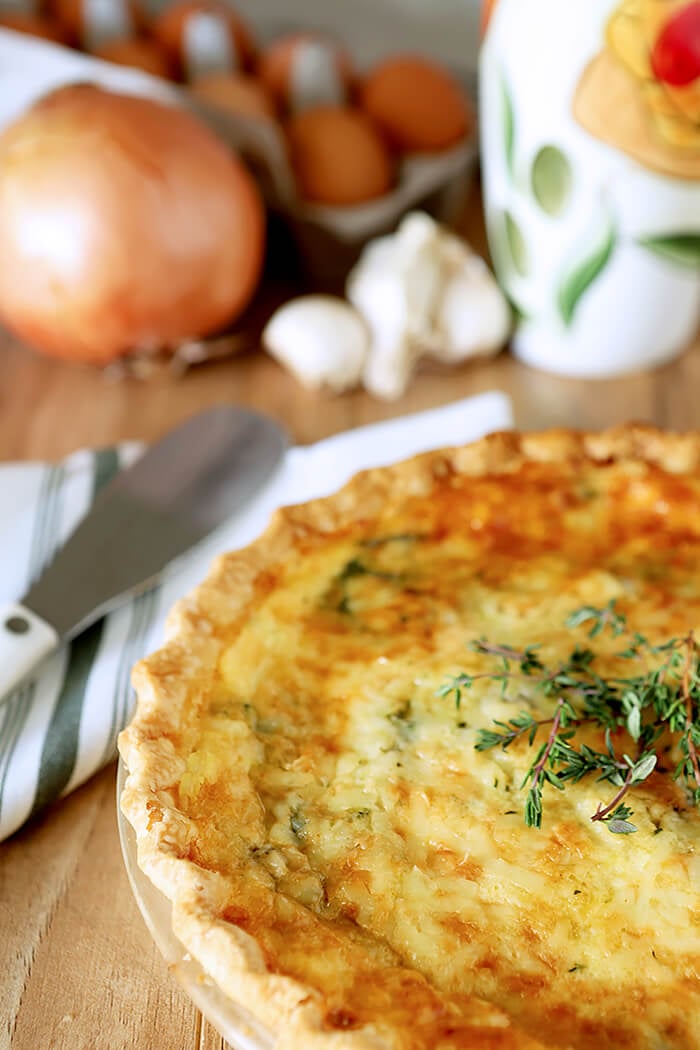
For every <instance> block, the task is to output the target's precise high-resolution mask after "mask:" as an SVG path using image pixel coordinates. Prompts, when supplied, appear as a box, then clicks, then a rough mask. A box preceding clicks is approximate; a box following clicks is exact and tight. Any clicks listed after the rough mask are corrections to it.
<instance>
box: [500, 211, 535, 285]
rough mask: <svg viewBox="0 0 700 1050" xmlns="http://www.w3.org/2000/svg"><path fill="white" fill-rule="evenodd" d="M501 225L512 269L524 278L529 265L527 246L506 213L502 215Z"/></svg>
mask: <svg viewBox="0 0 700 1050" xmlns="http://www.w3.org/2000/svg"><path fill="white" fill-rule="evenodd" d="M503 223H504V229H505V234H506V244H507V246H508V252H509V255H510V260H511V262H512V264H513V268H514V269H515V271H516V273H518V274H520V276H521V277H525V276H526V275H527V272H528V269H529V263H528V256H527V245H526V243H525V238H524V237H523V233H522V230H521V229H520V227H519V226H518V224H517V222H516V221H515V219H514V218H513V216H512V215H511V214H510V212H508V211H507V212H505V213H504V215H503Z"/></svg>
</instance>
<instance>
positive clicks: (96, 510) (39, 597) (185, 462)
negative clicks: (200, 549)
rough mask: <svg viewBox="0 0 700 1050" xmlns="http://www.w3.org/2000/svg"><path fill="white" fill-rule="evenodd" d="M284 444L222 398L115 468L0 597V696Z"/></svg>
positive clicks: (211, 521) (134, 589)
mask: <svg viewBox="0 0 700 1050" xmlns="http://www.w3.org/2000/svg"><path fill="white" fill-rule="evenodd" d="M287 444H288V441H287V436H286V434H285V432H284V430H283V429H282V428H281V427H280V426H279V424H277V423H276V422H274V421H273V420H272V419H269V418H268V417H267V416H263V415H260V414H258V413H256V412H252V411H249V410H248V409H243V408H239V407H236V406H233V405H220V406H217V407H215V408H211V409H208V410H207V411H205V412H201V413H199V414H198V415H196V416H194V417H193V418H191V419H189V420H187V421H186V422H185V423H184V424H182V425H181V426H179V427H177V428H176V429H175V430H173V431H171V432H170V433H169V434H167V435H166V436H165V437H164V438H163V439H161V440H160V441H159V442H157V443H156V444H154V445H152V446H151V447H150V448H148V449H147V450H146V452H144V454H143V455H142V456H141V457H140V458H139V459H138V460H136V462H135V463H133V464H132V465H131V466H130V467H127V468H126V469H124V470H122V471H120V473H119V474H117V475H116V477H115V478H114V480H113V481H111V482H110V483H109V484H108V485H106V486H105V488H104V489H102V491H101V492H100V493H99V494H98V496H97V498H96V499H95V502H94V503H93V504H92V507H91V508H90V510H89V511H88V513H87V514H86V515H85V517H84V518H83V519H82V521H81V522H80V523H79V524H78V526H77V528H76V529H75V530H74V531H73V533H72V534H71V535H70V537H69V538H68V540H67V541H66V542H65V544H64V545H63V546H62V547H61V548H60V549H59V551H58V552H57V553H56V555H55V557H54V558H53V560H52V561H51V563H50V564H49V565H48V566H47V567H46V568H45V569H44V571H43V573H42V574H41V576H40V577H39V578H38V579H37V580H36V581H35V582H34V583H33V584H32V585H31V586H30V588H29V590H28V591H27V593H26V594H25V595H24V597H23V598H21V599H20V600H19V602H16V603H10V604H8V605H5V606H4V608H3V607H2V605H1V604H0V703H2V701H3V700H4V699H6V698H7V695H8V694H9V693H10V692H11V691H12V690H13V689H14V688H15V687H16V686H17V685H19V684H21V683H22V682H23V681H24V679H25V678H26V677H27V676H28V675H29V674H30V673H31V672H32V671H33V670H34V669H35V668H36V667H37V665H38V664H39V663H40V662H41V661H42V660H43V659H44V658H45V657H46V656H47V655H48V654H49V653H50V652H52V651H53V650H54V649H56V648H57V647H58V646H59V645H61V644H62V643H64V642H66V641H69V640H70V639H71V638H74V637H75V636H76V635H77V634H79V633H80V632H81V631H83V630H85V628H86V627H88V626H89V625H90V624H92V623H94V622H95V621H96V620H98V619H99V618H100V617H102V616H104V615H105V614H106V613H107V612H109V611H110V610H111V609H113V608H115V607H116V606H117V605H119V604H121V603H122V602H124V601H126V600H127V599H128V598H130V597H132V596H134V595H135V594H138V593H141V592H142V591H144V590H147V589H148V588H149V587H151V586H153V585H154V584H155V582H156V581H157V580H158V578H159V576H160V575H161V574H162V573H163V571H164V570H165V569H166V568H167V567H168V566H169V565H170V564H171V563H172V562H173V561H175V560H176V559H177V558H178V557H180V556H182V555H183V554H185V553H186V552H187V551H188V550H189V549H190V548H191V547H193V546H194V545H195V544H196V543H198V542H199V541H200V540H202V539H203V538H204V537H205V536H206V535H208V534H209V533H210V532H212V531H213V529H214V528H216V527H217V526H218V525H220V524H221V523H223V522H224V521H225V520H226V518H227V517H229V516H230V515H231V514H232V513H233V512H234V511H235V510H236V509H237V508H239V507H240V506H242V505H243V504H244V503H245V502H246V501H247V500H248V499H250V498H251V497H252V496H253V495H254V494H255V492H256V491H257V490H258V489H259V488H260V487H261V486H262V485H263V484H264V482H265V481H266V480H267V479H268V478H269V477H270V475H271V474H272V472H273V470H274V469H275V467H276V466H277V464H278V463H279V461H280V459H281V457H282V455H283V453H284V451H285V449H286V447H287Z"/></svg>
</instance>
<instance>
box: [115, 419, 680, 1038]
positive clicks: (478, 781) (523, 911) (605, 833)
mask: <svg viewBox="0 0 700 1050" xmlns="http://www.w3.org/2000/svg"><path fill="white" fill-rule="evenodd" d="M699 626H700V435H673V434H664V433H661V432H659V431H656V430H653V429H650V428H644V427H625V428H622V429H618V430H613V431H608V432H604V433H601V434H597V435H596V434H588V435H578V434H574V433H570V432H548V433H544V434H532V435H520V436H518V435H514V434H499V435H494V436H491V437H489V438H487V439H485V440H483V441H481V442H478V443H476V444H474V445H471V446H468V447H465V448H461V449H456V450H447V451H441V452H437V453H431V454H428V455H424V456H421V457H418V458H416V459H413V460H411V461H409V462H406V463H402V464H399V465H397V466H395V467H391V468H387V469H380V470H374V471H369V472H367V473H364V474H361V475H359V476H358V477H357V478H356V479H355V480H354V481H352V482H351V483H350V484H349V485H348V486H347V487H346V488H344V489H343V490H342V491H340V492H339V493H338V494H337V495H335V496H333V497H331V498H329V499H325V500H319V501H316V502H312V503H309V504H307V505H304V506H300V507H292V508H290V509H286V510H283V511H280V512H279V513H278V514H277V516H276V518H275V519H274V521H273V523H272V524H271V526H270V528H269V529H268V531H267V532H266V533H265V535H264V536H263V537H262V538H261V539H260V540H258V541H257V542H256V543H254V544H253V545H252V546H251V547H249V548H248V549H247V550H244V551H241V552H238V553H234V554H229V555H226V556H225V557H223V558H222V559H221V560H220V561H219V562H218V563H217V564H216V565H215V567H214V569H213V571H212V574H211V575H210V577H209V579H208V580H207V581H206V582H205V583H204V584H203V585H202V586H201V587H200V588H199V589H198V590H197V591H196V592H195V593H194V594H193V595H192V596H190V597H189V598H188V599H186V600H185V601H183V602H182V603H180V605H179V606H178V607H177V608H176V610H175V612H174V614H173V616H172V618H171V622H170V627H169V637H168V642H167V644H166V646H165V648H163V649H162V650H161V651H160V652H158V653H156V654H155V655H153V656H151V657H149V658H148V659H147V660H144V661H143V662H142V663H140V664H139V666H138V667H137V669H136V671H135V683H136V688H137V692H138V708H137V712H136V715H135V718H134V720H133V722H132V724H131V725H130V726H129V728H128V729H127V730H126V731H125V732H124V733H123V734H122V737H121V741H120V746H121V751H122V754H123V756H124V758H125V760H126V764H127V766H128V769H129V771H130V775H129V777H128V780H127V784H126V788H125V791H124V793H123V797H122V807H123V810H124V812H125V814H126V816H127V817H128V819H129V820H130V822H131V823H132V824H133V826H134V828H135V829H136V832H137V837H138V850H139V863H140V865H141V866H142V867H143V869H144V870H145V872H146V873H147V874H148V876H149V877H150V878H151V879H152V881H153V882H154V883H155V885H156V886H157V887H158V888H159V889H160V890H161V891H163V893H165V894H166V895H167V896H168V897H169V898H170V899H171V900H172V902H173V923H174V928H175V932H176V933H177V935H178V936H179V937H180V939H181V940H182V941H183V942H184V944H185V945H186V947H187V949H188V950H189V951H190V952H191V953H192V955H193V956H195V957H196V958H197V959H198V960H199V961H200V963H201V964H202V966H203V967H204V969H205V970H206V972H207V973H208V974H209V975H210V976H211V977H212V978H213V980H214V981H215V982H216V983H217V984H218V985H219V986H220V988H221V989H223V991H224V993H225V994H226V995H228V996H229V997H230V998H231V999H232V1000H235V1001H237V1002H240V1003H243V1004H245V1005H246V1006H247V1007H248V1008H249V1009H251V1010H252V1011H253V1012H254V1013H255V1014H256V1015H257V1016H259V1017H260V1018H261V1019H263V1020H264V1021H265V1022H266V1024H267V1025H268V1026H269V1027H270V1029H272V1031H273V1032H275V1033H276V1034H277V1036H278V1039H279V1043H278V1045H279V1047H286V1048H294V1050H317V1048H318V1050H336V1048H347V1050H356V1048H357V1050H360V1048H362V1050H389V1048H391V1050H433V1048H435V1050H438V1048H439V1050H448V1048H449V1050H452V1048H455V1050H456V1048H465V1050H466V1048H470V1050H486V1048H488V1050H496V1048H498V1050H535V1048H543V1047H550V1048H557V1050H564V1048H567V1050H568V1048H572V1050H592V1048H595V1050H698V1048H700V890H699V887H700V811H699V810H698V805H697V801H698V798H700V766H698V756H697V751H698V750H700V720H699V719H698V697H699V696H700V679H699V678H698V661H697V651H696V647H695V641H694V636H693V633H692V631H693V629H694V628H695V629H697V628H698V627H699ZM538 824H539V825H540V826H539V827H538V826H537V825H538Z"/></svg>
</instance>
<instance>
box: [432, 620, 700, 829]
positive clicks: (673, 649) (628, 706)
mask: <svg viewBox="0 0 700 1050" xmlns="http://www.w3.org/2000/svg"><path fill="white" fill-rule="evenodd" d="M583 625H588V637H589V638H591V639H593V638H596V637H598V636H599V635H601V634H602V633H603V632H604V631H607V632H608V633H609V634H610V635H611V636H612V637H613V638H620V637H622V636H625V640H626V641H627V643H628V644H627V647H626V648H625V649H623V650H622V651H621V652H619V653H617V654H616V655H617V656H619V657H620V658H622V659H625V660H628V661H630V663H631V664H632V666H633V669H634V671H636V672H637V673H631V674H630V675H629V676H627V677H624V676H608V677H602V676H601V675H599V674H598V673H597V672H596V670H595V668H594V664H595V662H596V659H597V657H596V653H595V652H594V651H593V650H592V649H589V648H585V649H582V648H580V647H579V646H574V647H573V648H572V650H571V652H570V653H569V656H568V658H567V659H566V660H564V661H563V662H562V663H561V664H559V665H558V666H556V667H554V668H548V667H546V666H545V664H544V662H543V661H542V659H541V657H540V655H539V653H538V648H539V647H538V646H534V645H531V646H527V647H525V648H524V649H522V650H518V649H515V648H513V647H512V646H509V645H501V644H498V645H496V644H492V643H491V642H489V641H487V640H485V639H480V640H478V641H476V642H473V643H472V645H471V648H472V650H473V651H474V652H476V653H478V654H479V655H481V656H485V657H490V658H492V659H494V660H496V661H497V667H496V669H495V670H493V671H486V672H483V673H479V674H459V675H457V676H455V677H454V678H451V679H449V680H448V681H447V682H446V683H445V684H444V685H443V686H441V688H440V689H439V690H438V691H437V695H438V696H441V697H447V696H453V697H454V702H455V706H456V708H457V709H458V710H459V708H460V707H461V704H462V699H463V696H464V692H465V691H466V690H469V689H471V687H472V685H473V684H474V682H476V681H478V680H479V679H488V680H490V681H493V682H498V683H499V684H500V687H501V695H502V696H503V697H505V698H506V699H508V698H509V690H511V692H512V690H513V688H514V687H515V689H516V690H517V688H518V687H520V688H521V689H522V687H523V686H525V685H527V686H528V688H529V690H530V691H531V692H535V693H537V692H539V693H541V694H542V695H543V696H545V697H549V698H552V699H554V701H555V707H554V711H553V714H552V715H551V717H549V718H534V717H533V716H532V714H530V713H529V712H528V711H520V712H519V713H518V714H517V715H515V716H514V717H513V718H511V719H509V720H508V721H507V722H503V721H494V722H493V726H492V728H488V729H480V730H478V733H477V740H476V744H475V747H476V750H477V751H489V750H491V749H492V748H495V747H500V748H501V749H502V750H506V749H507V748H508V747H510V746H511V744H513V743H514V742H515V741H517V740H524V739H526V740H527V744H528V746H529V747H533V746H534V745H535V742H536V739H537V737H538V735H539V733H540V732H541V731H543V730H544V729H545V727H549V728H548V733H547V738H546V740H544V742H543V743H541V744H540V746H539V748H538V750H537V752H536V754H535V758H534V760H533V762H532V764H531V765H530V767H529V769H528V771H527V773H526V775H525V779H524V780H523V784H522V786H523V787H525V786H526V785H527V786H528V793H527V798H526V802H525V823H526V824H527V825H528V827H536V828H539V827H541V825H542V791H543V788H544V786H545V785H546V784H550V785H551V786H552V787H554V788H556V789H557V790H559V791H563V790H564V789H565V786H566V783H567V782H568V781H572V782H573V783H578V781H580V780H582V779H583V778H584V777H588V776H595V777H596V779H597V781H603V782H607V783H609V784H611V785H612V786H613V787H615V788H617V791H616V792H615V794H614V796H613V798H612V799H611V800H610V801H609V802H608V803H606V804H605V805H603V804H602V803H599V804H598V808H597V809H596V811H595V813H593V814H592V816H591V820H592V821H594V822H598V821H602V822H604V823H605V824H606V826H607V828H608V830H609V831H611V832H613V833H615V834H620V835H629V834H632V833H633V832H635V831H636V830H637V828H636V826H635V825H634V824H633V823H632V822H631V821H630V820H629V818H630V817H631V816H633V812H632V810H631V809H630V808H629V807H628V806H627V805H626V804H625V803H624V802H623V799H625V798H626V796H627V794H628V792H630V791H631V790H632V789H633V788H634V787H635V786H636V785H638V784H641V783H643V782H644V781H645V780H646V779H647V778H648V777H649V776H651V774H652V773H653V772H654V770H655V769H656V768H657V762H658V758H659V756H658V754H657V751H656V744H657V742H658V741H659V739H660V738H661V737H662V736H664V735H666V736H670V737H671V739H672V740H673V741H674V742H675V743H677V744H678V747H679V749H680V753H681V760H680V761H679V762H678V764H677V766H676V768H675V770H674V772H673V777H674V779H675V780H679V781H681V782H682V783H683V784H684V786H685V787H686V789H687V790H688V792H689V794H690V796H691V797H692V799H693V801H694V802H695V803H696V804H697V805H700V648H699V647H698V644H697V642H696V641H695V638H694V636H693V634H692V632H689V633H688V634H687V635H686V636H685V637H678V638H671V639H670V640H668V641H666V642H664V643H663V644H661V645H653V644H652V643H651V642H650V641H649V640H648V639H647V638H646V637H645V636H644V635H642V634H640V633H639V632H636V631H635V632H632V631H631V630H630V629H629V627H628V625H627V621H626V618H625V616H624V615H623V614H622V613H621V612H619V610H618V609H617V608H616V605H615V602H614V600H613V601H611V602H609V603H608V604H607V605H606V606H605V607H604V608H596V607H595V606H591V605H586V606H583V607H582V608H580V609H576V610H575V611H574V612H573V613H572V614H571V615H570V616H569V617H568V619H567V621H566V626H567V627H571V628H576V627H580V626H583ZM516 696H517V692H516ZM510 698H511V699H515V697H513V696H511V697H510ZM584 726H590V727H592V728H594V729H601V730H603V731H604V739H605V746H604V749H602V750H596V749H595V748H593V747H590V746H589V745H588V744H585V743H582V742H580V743H579V741H578V740H577V734H578V731H579V729H581V728H582V727H584ZM620 731H625V732H626V734H627V736H628V738H631V740H632V742H633V744H634V748H633V749H632V750H633V751H634V754H633V756H630V755H628V754H627V753H626V752H624V751H623V752H622V753H619V752H618V750H617V749H616V745H615V743H614V742H613V736H615V737H616V738H619V735H620Z"/></svg>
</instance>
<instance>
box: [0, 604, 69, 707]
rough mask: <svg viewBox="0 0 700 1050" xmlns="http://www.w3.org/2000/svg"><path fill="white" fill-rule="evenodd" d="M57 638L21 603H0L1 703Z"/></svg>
mask: <svg viewBox="0 0 700 1050" xmlns="http://www.w3.org/2000/svg"><path fill="white" fill-rule="evenodd" d="M59 641H60V639H59V637H58V634H57V633H56V631H54V629H53V627H52V626H51V625H50V624H48V623H47V622H46V621H45V620H42V619H41V617H40V616H37V615H36V614H35V613H33V612H31V610H30V609H27V608H25V606H24V605H20V604H17V603H14V602H10V603H9V604H7V605H2V604H0V703H2V702H3V700H6V699H7V697H8V694H9V693H11V692H12V690H13V689H15V688H16V687H17V686H18V685H21V683H22V682H23V681H24V679H25V678H26V677H27V676H28V675H29V674H31V672H32V671H33V670H34V669H35V668H36V667H37V665H38V664H40V663H41V661H42V660H43V659H44V657H46V656H48V655H49V653H51V652H53V650H54V649H57V648H58V644H59Z"/></svg>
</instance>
